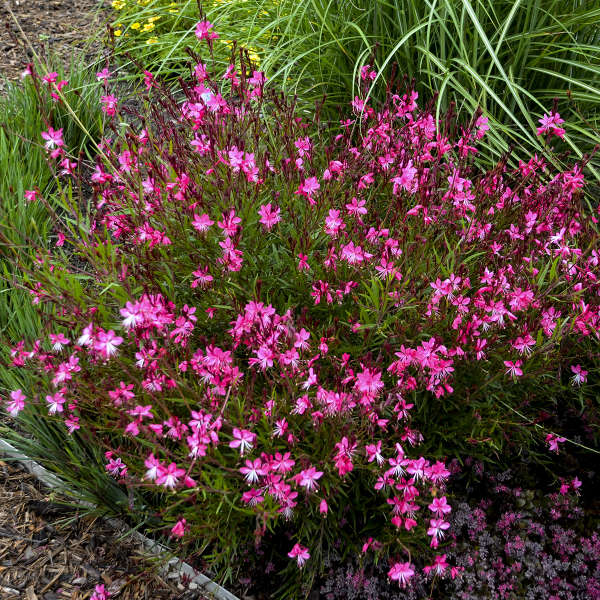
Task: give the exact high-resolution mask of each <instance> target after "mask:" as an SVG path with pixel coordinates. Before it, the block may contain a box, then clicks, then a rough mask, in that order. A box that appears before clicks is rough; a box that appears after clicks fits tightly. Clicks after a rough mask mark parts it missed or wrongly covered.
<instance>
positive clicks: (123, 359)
mask: <svg viewBox="0 0 600 600" xmlns="http://www.w3.org/2000/svg"><path fill="white" fill-rule="evenodd" d="M217 35H218V34H217V33H216V32H215V31H214V29H213V27H212V25H211V24H210V23H209V22H207V21H203V22H200V23H198V25H197V28H196V36H197V38H198V40H199V41H200V42H201V43H203V44H207V45H208V46H209V49H210V46H211V44H212V43H213V40H214V39H216V37H217ZM98 79H99V80H100V81H101V82H102V86H103V87H104V91H103V93H102V94H101V97H100V98H99V102H100V103H101V105H102V107H103V110H104V113H105V115H106V129H105V135H104V138H103V140H102V142H101V144H100V145H99V151H98V156H97V162H96V164H95V166H94V167H93V169H91V173H90V174H89V176H88V177H87V179H88V180H89V183H90V185H91V187H92V189H93V201H92V203H91V204H92V205H91V206H90V207H88V206H86V205H85V202H83V201H82V198H75V197H74V196H73V193H72V190H73V182H72V180H73V179H77V178H78V177H85V175H82V172H81V171H80V170H78V166H77V165H76V164H75V161H73V160H71V159H70V158H69V156H68V153H67V151H68V149H67V148H66V147H65V144H64V142H63V138H62V132H61V130H60V129H53V128H52V127H51V126H49V127H48V128H47V129H46V130H45V131H43V132H40V135H41V137H42V138H43V140H44V141H45V145H46V148H47V151H48V154H49V160H50V161H54V164H55V165H56V170H57V177H58V178H59V180H60V181H61V182H62V204H63V207H62V209H60V210H56V211H54V213H53V214H54V218H55V227H56V239H55V244H54V247H52V249H51V250H50V251H44V250H43V249H42V248H37V249H36V248H32V249H31V252H30V254H29V255H27V254H26V253H25V254H24V253H23V251H22V249H19V248H14V249H13V250H14V252H13V254H14V256H15V258H14V260H15V261H17V262H18V263H19V265H20V268H22V269H24V270H25V275H24V280H23V285H24V287H26V288H27V289H28V290H29V292H30V295H31V300H32V302H33V304H34V305H37V306H39V307H43V308H44V311H43V312H42V319H43V321H42V322H43V323H44V326H43V327H42V329H41V330H40V331H39V335H38V337H37V339H35V340H25V339H23V340H13V342H12V350H11V353H10V354H11V361H12V365H13V366H14V368H15V370H17V371H18V370H23V371H24V372H26V373H27V374H28V376H30V377H33V379H34V381H35V385H34V386H32V387H30V388H28V389H13V390H9V393H8V394H7V397H6V402H5V404H4V405H5V408H6V409H7V410H8V412H9V413H10V414H11V415H12V416H14V417H18V415H19V414H20V413H21V411H23V410H25V411H27V410H31V409H32V407H33V406H37V407H39V406H45V407H46V408H47V412H48V419H54V420H61V421H63V422H64V425H65V427H66V428H67V430H68V431H69V432H71V433H72V432H75V431H77V432H78V433H77V434H78V435H80V436H82V438H84V439H86V440H88V441H89V443H93V444H96V445H98V446H100V447H102V448H103V450H104V451H105V457H106V463H105V468H106V471H107V472H108V473H109V474H110V475H111V476H112V477H114V478H115V479H116V480H117V481H118V482H119V484H121V485H122V486H124V487H125V488H127V489H135V490H136V491H140V490H142V491H143V492H144V493H145V494H146V496H145V497H146V498H148V506H150V507H152V510H153V511H154V515H155V516H157V517H158V518H159V519H160V527H161V528H162V529H163V530H165V531H167V532H169V534H170V536H171V537H172V538H173V539H174V541H177V542H178V543H181V544H183V545H187V546H188V547H189V549H190V552H192V553H195V555H196V557H198V556H200V557H201V559H202V560H207V561H208V562H210V563H211V564H212V566H213V567H214V568H215V569H216V568H217V567H224V566H226V565H231V564H236V561H237V564H239V560H240V556H241V554H240V553H241V550H240V549H241V548H244V547H246V548H247V547H248V545H252V544H255V545H256V547H257V548H259V549H261V551H262V552H269V553H272V555H273V556H274V560H276V561H279V562H277V564H278V565H282V569H284V571H285V574H286V577H285V579H284V581H285V583H284V585H283V586H282V588H281V589H280V594H282V595H285V596H286V597H288V598H289V597H290V595H292V594H293V593H297V590H303V591H304V592H306V593H307V592H308V591H309V590H310V587H311V584H312V581H313V579H314V577H315V576H316V574H317V573H318V572H319V569H320V561H321V558H322V557H323V556H324V555H325V554H326V553H327V552H328V548H331V547H332V546H333V545H336V546H337V547H339V546H340V545H341V546H342V547H343V548H344V549H345V551H346V552H348V553H351V552H357V553H358V552H361V551H362V552H363V553H366V552H376V553H378V554H380V555H381V554H384V555H386V556H387V557H388V558H389V561H390V569H389V577H390V578H391V580H393V581H396V582H398V584H399V585H401V586H407V585H410V582H411V578H412V577H413V576H414V575H415V573H416V572H417V571H419V572H421V571H422V572H423V573H426V574H428V575H427V576H429V577H434V576H435V577H439V576H445V575H452V576H454V575H455V574H456V571H454V570H452V569H451V566H450V565H448V568H447V569H446V568H444V569H442V570H440V568H439V565H440V564H442V563H443V564H446V563H445V562H444V561H441V560H440V557H441V556H442V555H441V554H438V552H441V548H440V547H441V546H442V545H443V543H444V535H445V533H446V532H447V530H448V528H449V522H448V514H449V513H451V511H452V508H451V502H450V501H449V500H450V499H449V497H448V496H447V495H446V491H445V484H446V481H447V478H448V476H449V475H450V473H449V471H448V470H447V468H446V466H445V462H444V460H445V458H446V457H447V455H448V453H449V452H455V451H457V450H458V449H459V448H460V444H461V443H462V441H464V438H465V436H464V432H463V437H462V438H461V439H459V440H458V442H456V443H454V445H452V443H451V442H448V445H447V446H442V449H441V451H440V450H439V449H438V450H436V448H439V446H440V439H442V437H441V436H442V431H441V430H442V429H443V427H444V426H445V425H446V424H447V425H448V427H451V425H450V420H449V417H448V415H452V414H453V411H454V414H456V413H457V412H460V413H462V414H463V417H464V415H467V420H468V419H469V418H471V417H472V418H473V420H475V417H474V416H473V415H474V411H475V410H477V411H482V410H483V409H482V408H481V407H482V406H483V405H484V404H485V403H486V402H487V400H485V401H482V400H481V398H482V397H483V398H486V397H487V394H488V393H489V394H492V397H493V398H494V402H493V404H494V405H495V408H496V413H494V414H497V408H498V404H501V405H502V409H501V410H503V411H505V412H508V413H509V415H510V417H511V421H512V422H510V423H507V424H506V427H507V429H508V428H509V427H510V428H511V429H510V430H511V431H515V432H519V431H521V432H522V431H524V432H525V433H524V435H525V436H526V437H527V436H529V437H531V436H532V435H533V436H537V439H538V440H539V441H540V442H542V443H543V442H544V440H546V442H547V443H548V445H549V449H550V450H553V451H556V452H558V450H559V448H560V446H559V444H563V443H565V442H566V441H567V439H566V438H565V437H564V436H562V435H561V432H555V431H547V430H544V429H543V427H542V426H540V425H539V423H538V424H537V426H531V425H530V424H529V423H528V422H527V420H525V422H523V423H519V422H516V423H515V422H514V421H515V417H514V414H513V413H515V414H517V415H519V414H522V413H521V412H519V410H517V409H516V408H515V406H514V405H513V404H514V403H515V402H516V400H515V397H519V398H520V397H522V396H523V395H525V396H526V397H527V404H528V407H529V410H531V411H533V410H535V409H536V408H537V407H539V406H548V404H549V403H550V402H551V394H553V393H554V394H557V393H559V392H562V391H564V389H565V381H564V379H563V380H561V377H557V375H556V374H557V371H558V369H559V367H562V368H563V369H567V370H568V369H570V370H571V371H572V374H573V377H574V379H573V382H572V383H573V385H574V386H581V385H584V384H585V383H586V381H587V377H588V375H589V374H590V373H592V369H595V368H596V367H595V363H594V361H593V358H590V357H591V356H592V354H590V347H593V345H594V344H596V343H597V333H596V330H597V326H598V320H599V309H598V280H597V276H596V273H597V266H598V262H599V255H598V251H597V233H596V222H597V219H596V217H595V216H594V215H591V214H585V212H584V206H583V203H582V202H581V194H582V188H583V186H584V176H583V174H582V166H581V165H580V164H577V165H575V166H573V167H572V168H571V169H570V170H568V171H564V172H555V171H553V170H552V169H551V168H550V167H548V165H546V164H545V162H544V161H543V160H541V159H539V158H538V157H536V156H534V157H532V158H531V159H530V160H529V161H528V162H527V163H524V162H521V164H520V165H519V167H518V168H517V169H515V170H509V169H508V167H507V166H506V164H505V163H504V162H500V163H499V164H498V165H497V166H496V167H495V168H494V169H492V170H491V171H489V172H480V171H478V170H477V169H476V168H475V167H474V165H473V157H474V155H475V154H476V153H477V144H478V142H479V140H481V139H482V138H483V137H484V136H485V135H486V131H487V129H488V125H487V122H486V119H485V118H483V117H481V116H480V115H477V114H476V115H475V116H474V117H473V119H472V120H471V122H470V123H467V124H465V125H464V126H462V127H460V126H459V125H458V124H457V123H456V122H455V121H454V119H453V117H452V113H449V114H448V115H447V116H446V118H445V119H444V120H442V121H440V122H436V120H435V119H434V117H433V115H432V114H431V112H429V111H428V110H425V109H420V108H419V106H418V104H417V101H418V95H417V93H416V92H414V91H411V90H410V89H408V90H406V91H405V93H402V92H400V93H398V94H396V93H394V92H393V91H392V90H389V92H388V95H387V99H386V101H385V102H384V103H383V104H382V105H381V106H372V105H371V104H370V102H368V101H365V100H363V99H361V97H360V96H357V97H356V98H355V99H354V101H353V102H352V106H351V110H350V111H349V114H348V118H347V119H345V120H343V121H342V122H341V124H340V128H339V131H338V133H337V134H335V133H334V134H333V135H332V134H331V133H330V128H325V127H322V126H321V121H320V118H319V114H318V111H317V114H316V116H315V118H314V120H313V122H312V123H309V122H308V121H307V120H305V119H304V118H303V116H302V115H300V114H299V112H298V111H297V109H296V107H295V104H294V102H293V101H290V100H288V99H286V98H285V97H283V96H281V95H278V94H275V93H269V94H267V93H266V92H265V90H264V83H265V77H264V75H263V74H262V73H261V72H258V71H256V70H253V69H252V68H251V66H250V65H249V63H248V62H247V61H246V60H245V59H244V54H243V53H240V55H234V56H233V57H232V61H231V64H230V65H229V67H228V68H227V69H226V72H225V73H224V74H222V75H221V76H216V75H214V74H211V73H210V68H209V67H208V66H207V64H205V63H204V62H202V60H200V59H198V60H197V61H196V63H195V64H194V65H193V68H192V69H191V72H190V77H189V78H188V79H182V80H181V81H180V87H179V89H178V90H177V91H175V92H174V91H173V90H168V89H165V88H163V87H162V85H161V83H160V81H158V80H157V79H155V78H154V76H153V75H152V74H151V73H150V72H145V73H144V81H145V84H146V92H145V95H144V97H143V104H144V107H143V108H142V109H139V110H132V109H131V108H127V107H126V106H125V105H123V104H122V103H121V101H120V100H119V98H118V96H117V92H116V90H115V89H112V88H111V73H110V71H109V70H108V69H104V70H103V71H101V72H100V73H99V74H98ZM371 79H372V75H371V70H370V68H369V67H367V68H365V69H363V70H362V72H361V81H362V83H363V85H364V88H365V89H366V88H367V87H368V82H369V81H370V80H371ZM99 95H100V94H99ZM539 135H542V136H545V137H546V138H548V139H549V140H551V139H552V137H553V136H554V137H556V136H558V137H560V136H561V135H562V129H561V119H560V116H559V115H558V114H556V113H554V112H550V113H549V114H547V115H546V117H545V118H544V120H543V121H542V122H541V125H540V129H539ZM31 201H34V202H44V201H45V200H44V198H43V196H42V195H41V194H36V195H35V197H33V198H32V199H31ZM28 262H29V263H32V264H33V265H34V266H33V267H28ZM593 372H594V373H595V371H593ZM590 376H591V375H590ZM567 384H568V381H567ZM515 394H516V395H515ZM482 402H483V403H484V404H482ZM488 404H489V403H488ZM423 407H429V408H428V409H427V411H426V413H423ZM519 409H520V410H525V409H522V407H520V405H519ZM511 411H512V412H511ZM423 414H427V415H428V416H427V418H423ZM477 414H478V419H479V422H483V425H481V427H486V426H490V422H489V421H486V418H487V415H486V414H485V413H483V417H482V412H478V413H477ZM431 415H433V416H431ZM436 415H437V416H436ZM463 420H464V419H463ZM490 428H491V426H490ZM468 429H469V431H471V429H472V428H471V423H470V422H469V424H468ZM503 433H504V432H503ZM424 434H426V435H424ZM515 435H517V434H515ZM428 440H429V441H430V442H431V444H430V445H426V444H427V443H428ZM425 449H427V451H425ZM438 548H440V549H438ZM432 561H433V565H435V566H436V568H433V567H432V566H431V565H427V564H426V563H430V562H432ZM286 565H287V566H286ZM424 569H425V570H424ZM294 586H296V587H294ZM292 589H293V590H296V591H294V592H291V591H290V590H292Z"/></svg>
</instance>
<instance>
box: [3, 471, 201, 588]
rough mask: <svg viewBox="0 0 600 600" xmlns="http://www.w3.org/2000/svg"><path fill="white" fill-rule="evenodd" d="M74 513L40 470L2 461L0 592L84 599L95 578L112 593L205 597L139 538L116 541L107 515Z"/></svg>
mask: <svg viewBox="0 0 600 600" xmlns="http://www.w3.org/2000/svg"><path fill="white" fill-rule="evenodd" d="M73 516H74V515H73V513H72V512H71V511H70V510H69V509H68V508H65V507H64V506H61V505H60V504H57V503H56V500H55V499H53V498H52V497H51V496H50V495H49V493H48V491H47V490H46V489H45V488H43V487H42V486H41V485H40V484H39V482H38V481H37V480H36V479H35V477H33V476H32V475H30V474H29V473H27V472H26V471H24V470H22V469H21V468H19V467H18V466H17V465H15V464H14V463H8V462H4V461H1V460H0V598H2V599H3V600H12V599H20V598H22V599H24V600H84V599H85V598H89V597H90V595H91V593H92V592H93V590H94V587H95V586H96V585H97V584H104V585H105V586H106V588H107V589H108V590H109V591H110V592H111V600H112V598H115V599H118V600H142V599H148V600H150V599H152V600H174V599H181V600H184V599H185V600H192V599H200V598H204V596H203V595H201V594H200V593H199V592H198V591H189V590H188V591H185V592H184V591H182V590H180V589H178V588H177V587H176V585H175V584H174V583H173V582H171V581H168V580H165V579H163V578H162V577H161V576H160V575H159V574H158V573H157V572H158V566H157V565H156V564H151V562H150V559H149V557H148V556H147V554H145V553H144V552H143V549H142V548H141V547H140V545H139V544H137V543H136V542H135V541H133V540H125V541H122V542H118V541H116V539H115V537H116V536H115V532H114V531H113V529H112V528H111V527H110V526H109V525H108V524H107V523H106V522H105V521H103V520H102V519H91V518H86V517H77V516H76V515H75V519H74V520H72V521H71V522H69V521H68V517H71V518H72V517H73ZM65 521H67V522H66V523H65Z"/></svg>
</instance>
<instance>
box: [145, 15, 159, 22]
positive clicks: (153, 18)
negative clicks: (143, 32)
mask: <svg viewBox="0 0 600 600" xmlns="http://www.w3.org/2000/svg"><path fill="white" fill-rule="evenodd" d="M159 19H160V15H154V16H153V17H150V18H149V19H148V23H154V21H158V20H159Z"/></svg>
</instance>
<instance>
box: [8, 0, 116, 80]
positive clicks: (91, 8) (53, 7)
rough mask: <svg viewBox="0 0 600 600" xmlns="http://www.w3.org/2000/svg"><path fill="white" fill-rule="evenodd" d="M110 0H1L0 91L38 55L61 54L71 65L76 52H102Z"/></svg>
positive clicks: (15, 78) (65, 61)
mask: <svg viewBox="0 0 600 600" xmlns="http://www.w3.org/2000/svg"><path fill="white" fill-rule="evenodd" d="M108 6H109V2H108V0H0V76H1V77H0V91H1V90H2V89H3V87H5V86H4V81H3V80H4V79H5V78H6V79H8V80H10V81H15V80H17V79H19V76H20V74H21V72H22V71H23V69H24V68H25V65H26V64H27V63H29V62H31V61H32V60H33V58H34V56H35V54H37V55H39V56H42V57H45V56H48V54H49V53H52V54H56V55H58V56H59V57H60V58H61V59H62V60H63V61H64V63H65V64H69V62H70V60H71V58H72V56H73V54H74V53H77V52H80V53H81V52H83V53H84V54H86V53H89V52H90V50H92V49H94V48H95V49H96V50H98V49H99V47H100V46H99V44H98V43H96V44H90V43H89V39H90V38H91V37H93V36H94V35H97V34H99V35H102V34H103V30H104V27H105V25H104V23H105V18H106V16H107V15H108V10H107V7H108Z"/></svg>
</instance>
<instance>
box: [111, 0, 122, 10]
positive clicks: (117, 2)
mask: <svg viewBox="0 0 600 600" xmlns="http://www.w3.org/2000/svg"><path fill="white" fill-rule="evenodd" d="M111 4H112V7H113V8H114V9H115V10H121V9H122V8H125V2H124V1H123V0H113V1H112V3H111Z"/></svg>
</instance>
